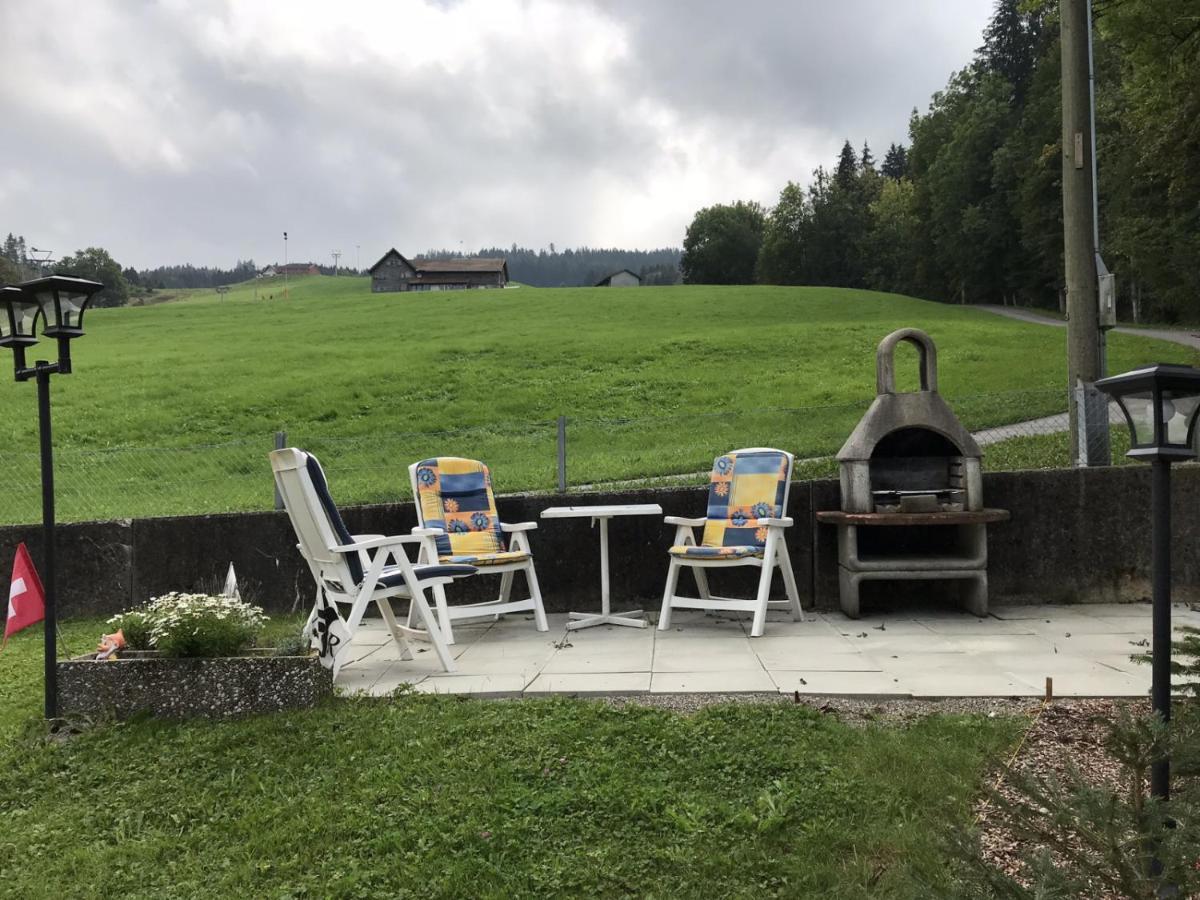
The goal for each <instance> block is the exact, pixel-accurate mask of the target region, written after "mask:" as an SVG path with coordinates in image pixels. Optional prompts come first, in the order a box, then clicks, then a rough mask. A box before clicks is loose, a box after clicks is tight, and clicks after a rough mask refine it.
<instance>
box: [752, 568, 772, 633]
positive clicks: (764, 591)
mask: <svg viewBox="0 0 1200 900" xmlns="http://www.w3.org/2000/svg"><path fill="white" fill-rule="evenodd" d="M770 559H771V554H766V553H764V554H763V564H762V575H760V576H759V578H758V596H757V598H755V602H754V622H753V623H752V624H751V626H750V637H762V634H763V629H765V628H766V625H767V600H768V599H770V597H771V575H772V574H773V573H774V570H775V567H774V566H773V565H771V564H770V562H768V560H770Z"/></svg>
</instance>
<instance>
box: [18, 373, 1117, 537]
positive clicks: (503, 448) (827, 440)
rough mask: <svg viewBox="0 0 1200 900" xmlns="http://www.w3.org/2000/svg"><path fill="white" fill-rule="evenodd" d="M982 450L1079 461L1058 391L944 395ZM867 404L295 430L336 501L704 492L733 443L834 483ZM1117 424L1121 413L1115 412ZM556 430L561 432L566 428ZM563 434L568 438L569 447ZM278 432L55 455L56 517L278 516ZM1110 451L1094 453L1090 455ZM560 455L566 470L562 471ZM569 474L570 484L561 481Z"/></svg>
mask: <svg viewBox="0 0 1200 900" xmlns="http://www.w3.org/2000/svg"><path fill="white" fill-rule="evenodd" d="M947 401H948V402H949V403H950V405H951V408H952V409H954V411H955V413H956V414H957V415H958V416H959V418H960V419H961V420H962V422H963V424H964V425H965V426H966V427H967V428H968V429H969V430H970V431H972V433H974V434H975V436H976V439H977V440H978V441H979V443H980V444H981V445H983V447H984V452H985V454H986V458H985V468H986V469H989V470H996V469H1018V468H1053V467H1062V466H1069V465H1072V464H1073V461H1072V458H1071V452H1070V438H1069V432H1068V430H1067V429H1068V421H1067V413H1066V412H1065V410H1066V407H1067V397H1066V395H1065V393H1064V392H1063V391H1058V390H1039V391H1012V392H1005V393H993V394H976V395H968V396H960V397H948V398H947ZM869 405H870V399H869V398H867V399H864V400H862V401H861V402H858V403H850V404H836V405H827V406H807V407H785V406H778V407H762V408H756V409H739V410H722V411H711V410H710V411H700V412H678V413H672V414H669V415H647V416H639V417H635V418H619V419H618V418H587V417H578V418H577V417H570V416H568V417H567V418H566V420H565V423H560V422H557V421H554V420H547V421H535V422H507V423H498V424H496V425H488V426H475V427H470V428H460V429H447V430H444V431H429V432H383V433H372V434H364V435H356V436H345V435H336V434H318V433H315V432H311V431H304V430H294V431H288V432H287V433H286V443H287V444H288V445H289V446H296V447H302V448H304V449H307V450H310V451H312V452H313V453H315V454H316V455H317V456H318V457H319V458H320V459H321V460H322V462H323V464H324V465H325V468H326V471H327V473H328V475H329V478H330V482H331V486H332V488H333V491H334V494H335V497H336V498H337V500H338V502H339V503H344V504H354V503H372V502H388V501H397V500H405V499H408V498H410V497H411V491H410V489H409V484H408V471H407V467H408V465H409V464H410V463H412V462H415V461H417V460H420V459H425V458H428V457H431V456H467V457H471V458H475V459H483V460H486V461H487V462H488V464H489V465H490V466H491V468H492V473H493V480H494V482H495V486H496V489H497V490H498V491H499V492H502V493H511V492H518V491H553V490H556V489H558V488H559V487H560V486H561V484H562V483H563V481H565V485H566V487H567V488H568V489H582V488H588V487H621V486H632V485H653V484H661V483H701V482H703V481H705V480H707V477H708V471H709V468H710V467H711V465H712V460H713V458H714V457H716V456H718V455H720V454H721V453H724V452H726V451H728V450H730V449H733V448H736V447H748V446H776V447H781V448H783V449H787V450H789V451H791V452H792V453H794V454H795V455H796V461H797V463H796V477H797V478H815V477H825V476H832V475H834V474H836V471H837V465H836V462H835V460H834V459H833V456H834V454H836V452H837V450H838V448H839V447H840V446H841V445H842V442H843V441H844V440H845V439H846V437H847V436H848V435H849V434H850V432H851V430H853V428H854V426H855V424H857V422H858V420H859V419H860V418H861V417H862V415H863V413H864V412H865V411H866V409H867V407H868V406H869ZM1111 415H1112V416H1114V418H1113V419H1112V420H1113V422H1118V421H1121V420H1119V417H1116V416H1117V414H1116V412H1115V407H1114V408H1113V411H1112V413H1111ZM560 424H565V427H561V428H560ZM1111 437H1112V458H1113V459H1114V460H1116V461H1120V459H1121V457H1122V456H1123V454H1124V450H1125V449H1127V447H1128V438H1127V436H1126V430H1125V428H1124V427H1123V426H1118V427H1114V428H1113V429H1111ZM564 438H565V440H564ZM274 446H275V435H274V434H273V433H264V434H262V435H261V436H258V437H254V438H250V437H248V438H246V439H244V440H238V441H228V442H224V443H215V444H207V445H192V446H178V447H175V446H158V447H117V448H105V449H96V450H92V449H76V448H70V447H66V448H58V449H56V451H55V458H54V465H55V468H54V472H55V487H56V505H57V513H58V518H59V520H60V521H81V520H97V519H115V518H138V517H146V516H170V515H193V514H201V513H216V512H230V511H244V510H266V509H271V508H272V507H273V506H274V488H273V483H272V479H271V470H270V465H269V463H268V461H267V454H268V453H269V452H270V450H271V449H272V448H273V447H274ZM1100 449H1101V448H1099V447H1094V448H1090V455H1091V458H1092V459H1096V458H1098V453H1099V451H1100ZM560 457H565V460H564V461H565V472H564V471H562V469H560ZM0 465H3V467H4V470H5V471H6V472H7V473H8V476H9V480H8V489H7V490H6V491H5V492H3V493H2V494H0V522H2V523H5V524H13V523H22V522H36V521H39V520H40V518H41V480H40V469H39V457H38V454H37V452H36V448H34V447H30V448H29V451H28V452H6V453H3V454H0ZM564 475H565V479H564V478H563V477H562V476H564Z"/></svg>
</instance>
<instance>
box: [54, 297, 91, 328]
mask: <svg viewBox="0 0 1200 900" xmlns="http://www.w3.org/2000/svg"><path fill="white" fill-rule="evenodd" d="M86 302H87V296H86V295H85V294H80V293H77V292H75V291H59V292H58V308H59V312H60V314H61V315H62V321H61V322H60V323H59V324H60V325H62V326H63V327H64V328H78V327H79V321H80V319H81V318H82V316H83V305H84V303H86Z"/></svg>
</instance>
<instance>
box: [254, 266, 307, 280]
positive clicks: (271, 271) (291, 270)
mask: <svg viewBox="0 0 1200 900" xmlns="http://www.w3.org/2000/svg"><path fill="white" fill-rule="evenodd" d="M258 274H259V277H260V278H273V277H274V276H276V275H320V274H321V270H320V269H319V268H317V266H316V264H315V263H288V264H287V265H286V266H278V265H276V266H267V267H266V268H265V269H263V270H262V271H261V272H259V273H258Z"/></svg>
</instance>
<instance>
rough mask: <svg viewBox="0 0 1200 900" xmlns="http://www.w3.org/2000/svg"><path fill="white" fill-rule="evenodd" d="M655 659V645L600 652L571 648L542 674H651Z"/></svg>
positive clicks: (547, 665)
mask: <svg viewBox="0 0 1200 900" xmlns="http://www.w3.org/2000/svg"><path fill="white" fill-rule="evenodd" d="M653 659H654V645H653V644H647V645H646V646H644V647H636V648H631V649H629V650H612V651H606V652H600V651H597V650H593V649H591V648H587V649H583V648H579V647H571V648H569V649H564V650H559V651H558V652H557V653H555V654H554V656H552V657H550V659H549V660H548V661H547V662H546V664H545V665H544V666H543V667H542V672H543V673H545V674H548V675H554V674H566V673H574V674H584V673H593V674H594V673H597V672H613V673H616V672H649V671H650V664H651V661H652V660H653Z"/></svg>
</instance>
